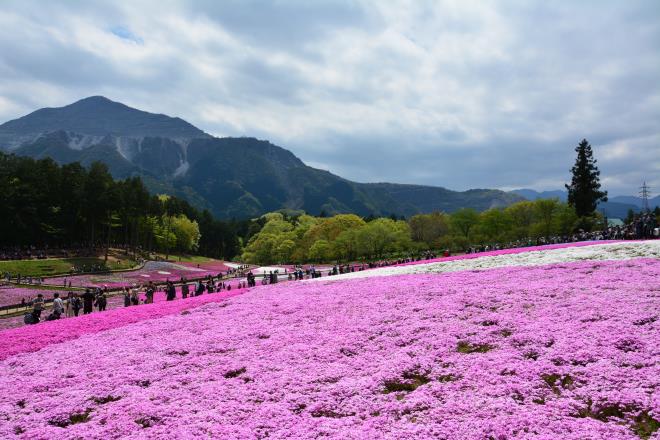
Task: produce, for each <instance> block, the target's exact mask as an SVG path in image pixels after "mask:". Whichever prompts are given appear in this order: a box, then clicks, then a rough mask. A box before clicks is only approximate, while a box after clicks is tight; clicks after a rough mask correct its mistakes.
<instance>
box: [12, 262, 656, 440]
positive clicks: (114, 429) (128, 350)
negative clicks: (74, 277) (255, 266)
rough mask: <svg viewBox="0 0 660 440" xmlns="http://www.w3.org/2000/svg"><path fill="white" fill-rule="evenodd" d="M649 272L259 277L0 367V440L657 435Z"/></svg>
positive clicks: (614, 266) (652, 276)
mask: <svg viewBox="0 0 660 440" xmlns="http://www.w3.org/2000/svg"><path fill="white" fill-rule="evenodd" d="M658 279H660V263H659V262H658V260H655V259H635V260H628V261H606V262H580V263H570V264H555V265H549V266H538V267H523V268H502V269H492V270H487V271H479V272H469V271H465V272H455V273H449V274H443V275H405V276H391V277H378V278H365V279H359V280H349V281H333V282H318V283H284V284H280V285H274V286H267V287H258V288H256V289H252V290H251V291H250V292H249V293H248V294H246V295H240V296H237V297H234V298H231V299H230V300H228V301H224V302H222V303H213V304H206V305H203V306H201V307H198V308H195V309H190V310H186V311H185V312H183V313H176V314H170V315H167V316H164V317H162V318H160V319H151V320H148V321H141V322H136V323H134V324H130V325H125V326H123V327H120V328H115V329H112V330H105V331H98V332H97V333H94V334H88V335H86V336H83V337H80V338H78V339H75V340H69V341H68V342H67V343H65V344H52V345H50V346H46V347H45V348H43V349H42V350H40V351H39V352H36V353H28V354H22V355H16V356H11V357H9V358H7V359H5V360H4V361H1V362H0V371H2V373H1V375H0V420H2V423H1V424H0V437H2V438H11V437H15V436H19V437H25V438H118V437H129V438H162V439H166V438H193V437H195V438H197V437H201V438H232V439H237V438H266V437H268V438H277V439H281V438H298V439H302V438H318V437H329V438H342V439H346V438H348V439H373V438H393V439H410V438H440V439H472V438H478V439H481V438H493V439H513V438H538V439H541V438H542V439H587V438H588V439H608V440H609V439H639V438H640V437H641V436H642V435H644V436H649V435H651V436H653V437H652V438H657V437H658V433H657V432H656V433H655V434H653V431H652V429H653V427H654V426H657V425H654V423H657V421H658V420H659V419H660V397H659V396H658V394H657V392H656V389H657V386H658V377H660V355H659V352H658V348H657V347H658V340H659V337H658V336H659V333H658V330H659V327H658V326H659V324H660V320H659V317H658V310H660V296H659V295H658V293H659V290H658V289H659V288H660V286H659V285H658V281H657V280H658ZM212 296H213V295H208V297H212ZM201 298H204V297H201ZM178 302H179V303H184V302H185V301H178ZM166 304H167V303H166ZM170 304H176V303H170ZM154 306H159V307H162V306H163V305H161V304H156V305H154ZM136 309H137V308H136ZM153 309H156V307H153ZM110 327H111V326H108V327H107V328H110ZM2 335H3V336H5V339H6V333H2ZM39 338H40V335H39V334H37V333H35V334H33V335H32V340H36V341H38V340H39ZM26 342H27V341H26Z"/></svg>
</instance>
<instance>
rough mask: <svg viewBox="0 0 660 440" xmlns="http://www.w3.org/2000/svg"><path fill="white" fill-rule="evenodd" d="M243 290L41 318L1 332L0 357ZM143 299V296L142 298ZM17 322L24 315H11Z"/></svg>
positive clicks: (118, 301)
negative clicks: (50, 319) (58, 317)
mask: <svg viewBox="0 0 660 440" xmlns="http://www.w3.org/2000/svg"><path fill="white" fill-rule="evenodd" d="M245 290H246V289H233V290H230V291H223V292H217V293H212V294H204V295H201V296H196V297H189V298H186V299H185V300H184V299H182V298H181V292H180V291H179V292H177V300H175V301H171V302H167V301H165V295H164V294H163V293H162V292H161V293H157V294H156V295H154V303H153V304H140V305H137V306H130V307H123V298H122V297H112V298H110V299H109V302H110V303H111V304H110V307H111V308H112V309H111V310H106V311H105V312H93V313H91V314H89V315H82V311H81V312H80V313H81V316H78V317H72V318H62V319H59V320H57V321H43V322H40V323H39V324H36V325H27V326H26V325H23V326H21V327H18V328H11V329H7V330H3V331H0V359H5V358H7V357H10V356H13V355H16V354H19V353H28V352H33V351H37V350H40V349H41V348H43V347H46V346H48V345H50V344H56V343H60V342H64V341H69V340H71V339H75V338H78V337H80V336H82V335H86V334H94V333H97V332H100V331H103V330H108V329H113V328H117V327H123V326H125V325H128V324H132V323H135V322H140V321H144V320H150V319H155V318H160V317H162V316H166V315H170V314H173V313H179V312H182V311H184V310H188V309H191V308H194V307H198V306H200V305H202V304H207V303H210V302H219V301H223V300H225V299H227V298H231V297H233V296H236V295H240V294H241V293H244V292H245ZM141 299H142V300H144V295H142V297H141ZM12 320H13V321H14V322H16V321H18V322H16V323H17V324H19V325H20V323H21V322H22V320H23V317H18V318H12Z"/></svg>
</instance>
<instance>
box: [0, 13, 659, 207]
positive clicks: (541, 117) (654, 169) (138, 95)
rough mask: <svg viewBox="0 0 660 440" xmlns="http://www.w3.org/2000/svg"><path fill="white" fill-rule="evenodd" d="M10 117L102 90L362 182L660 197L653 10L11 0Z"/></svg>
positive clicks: (3, 46) (2, 56) (3, 85)
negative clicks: (586, 152) (578, 168)
mask: <svg viewBox="0 0 660 440" xmlns="http://www.w3.org/2000/svg"><path fill="white" fill-rule="evenodd" d="M0 29H2V32H0V122H4V121H7V120H10V119H15V118H17V117H20V116H22V115H24V114H27V113H29V112H31V111H33V110H36V109H38V108H41V107H59V106H63V105H66V104H69V103H72V102H74V101H77V100H79V99H82V98H84V97H87V96H92V95H103V96H106V97H108V98H110V99H112V100H114V101H119V102H123V103H125V104H127V105H129V106H131V107H135V108H139V109H141V110H146V111H150V112H154V113H165V114H168V115H171V116H178V117H181V118H183V119H185V120H187V121H188V122H190V123H192V124H194V125H196V126H197V127H199V128H200V129H202V130H204V131H206V132H208V133H210V134H213V135H216V136H251V137H257V138H260V139H268V140H270V141H271V142H272V143H274V144H277V145H280V146H282V147H284V148H287V149H289V150H291V151H292V152H293V153H295V154H296V155H297V156H298V157H300V158H301V159H302V160H303V161H305V162H306V163H307V164H309V165H311V166H314V167H316V168H321V169H325V170H329V171H331V172H333V173H335V174H338V175H340V176H342V177H346V178H349V179H352V180H355V181H359V182H384V181H389V182H398V183H417V184H426V185H435V186H443V187H446V188H450V189H455V190H465V189H469V188H501V189H514V188H534V189H537V190H552V189H560V188H563V184H564V183H566V182H569V181H570V173H569V170H570V168H571V166H572V165H573V162H574V159H575V152H574V148H575V146H576V145H577V144H578V142H579V141H580V140H581V139H582V138H586V139H588V140H589V142H590V143H591V145H592V146H593V148H594V154H595V157H596V158H597V160H598V166H599V167H600V170H601V181H602V184H603V187H604V189H606V190H608V191H609V193H610V195H611V196H612V195H621V194H625V195H635V194H637V192H638V187H639V186H640V185H641V183H642V181H643V180H646V181H647V183H648V184H649V185H650V186H651V187H652V191H653V190H655V191H653V192H654V195H657V194H658V193H660V2H658V1H657V0H650V1H637V0H625V1H624V0H620V1H608V0H597V1H589V0H581V1H578V2H574V1H569V0H562V1H553V2H548V1H522V0H520V1H515V0H508V1H487V0H480V1H466V0H456V1H453V0H448V1H444V0H434V1H423V0H419V1H404V0H402V1H398V0H388V1H378V0H374V1H357V0H356V1H342V0H337V1H325V0H315V1H308V0H300V1H294V0H291V1H266V0H263V1H254V0H240V1H239V0H236V1H232V0H224V1H216V0H208V1H205V0H196V1H194V2H187V1H174V0H172V1H168V0H154V1H151V0H144V1H141V0H135V1H130V2H117V1H107V2H106V1H82V0H69V1H63V0H62V1H48V2H44V1H36V0H2V7H1V8H0Z"/></svg>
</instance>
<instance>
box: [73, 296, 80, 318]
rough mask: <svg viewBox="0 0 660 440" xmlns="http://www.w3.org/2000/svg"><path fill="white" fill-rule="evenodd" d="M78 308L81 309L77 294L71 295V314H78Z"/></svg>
mask: <svg viewBox="0 0 660 440" xmlns="http://www.w3.org/2000/svg"><path fill="white" fill-rule="evenodd" d="M80 309H82V301H81V300H80V298H79V297H78V294H77V293H76V294H74V295H73V315H74V316H78V314H79V313H80Z"/></svg>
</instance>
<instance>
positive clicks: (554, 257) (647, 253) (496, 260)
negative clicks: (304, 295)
mask: <svg viewBox="0 0 660 440" xmlns="http://www.w3.org/2000/svg"><path fill="white" fill-rule="evenodd" d="M632 258H658V259H660V240H649V241H631V242H624V243H607V244H597V245H593V246H583V247H568V248H562V249H553V250H544V251H531V252H521V253H517V254H508V255H495V256H484V257H477V258H469V259H464V260H454V261H447V262H435V263H421V264H413V265H408V266H391V267H383V268H377V269H371V270H365V271H362V272H352V273H347V274H343V275H336V276H333V277H331V279H332V280H346V279H353V278H366V277H377V276H389V275H407V274H425V273H444V272H459V271H463V270H483V269H494V268H498V267H508V266H541V265H545V264H557V263H570V262H577V261H591V260H594V261H604V260H629V259H632ZM321 280H322V281H328V278H327V277H324V278H316V279H312V280H309V281H312V282H313V281H321Z"/></svg>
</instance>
